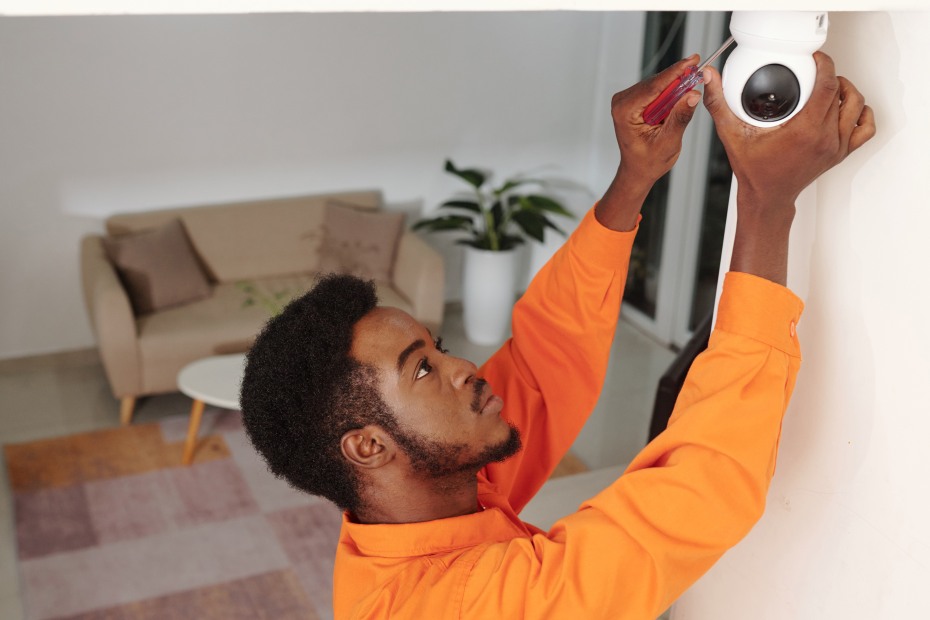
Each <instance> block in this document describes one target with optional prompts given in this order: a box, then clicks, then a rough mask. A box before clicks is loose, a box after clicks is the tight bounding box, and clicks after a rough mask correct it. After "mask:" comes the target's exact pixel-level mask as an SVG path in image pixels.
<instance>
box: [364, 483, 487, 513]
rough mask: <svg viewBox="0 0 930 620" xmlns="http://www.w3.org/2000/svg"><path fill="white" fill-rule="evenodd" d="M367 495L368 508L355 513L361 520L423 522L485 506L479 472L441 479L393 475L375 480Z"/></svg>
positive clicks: (370, 484)
mask: <svg viewBox="0 0 930 620" xmlns="http://www.w3.org/2000/svg"><path fill="white" fill-rule="evenodd" d="M364 496H365V499H366V500H367V501H366V506H365V508H363V509H360V510H359V511H357V512H356V513H355V515H354V516H355V519H356V520H357V521H358V522H359V523H419V522H422V521H434V520H436V519H447V518H449V517H459V516H462V515H467V514H472V513H474V512H478V511H479V510H481V506H479V504H478V480H477V479H476V477H475V473H460V474H456V475H455V476H450V477H448V478H442V479H438V480H437V479H431V480H424V479H421V478H412V477H404V478H395V477H390V478H387V479H381V480H378V481H371V482H370V483H369V485H368V486H367V492H366V493H365V494H364Z"/></svg>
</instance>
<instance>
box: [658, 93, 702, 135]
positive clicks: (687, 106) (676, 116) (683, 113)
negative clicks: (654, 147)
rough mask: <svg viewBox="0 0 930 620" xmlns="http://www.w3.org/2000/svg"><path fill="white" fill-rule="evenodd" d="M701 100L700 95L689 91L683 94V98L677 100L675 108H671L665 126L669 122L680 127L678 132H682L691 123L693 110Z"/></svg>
mask: <svg viewBox="0 0 930 620" xmlns="http://www.w3.org/2000/svg"><path fill="white" fill-rule="evenodd" d="M700 100H701V93H699V92H695V91H691V92H689V93H685V96H684V97H682V98H681V99H679V100H678V102H677V103H676V104H675V107H674V108H672V111H671V113H670V114H669V115H668V119H666V121H665V123H666V125H667V124H668V123H669V121H672V122H674V123H675V124H676V125H678V126H679V127H680V131H682V132H683V131H684V130H685V127H687V126H688V123H690V122H691V119H692V117H694V110H695V109H696V108H697V104H698V102H699V101H700Z"/></svg>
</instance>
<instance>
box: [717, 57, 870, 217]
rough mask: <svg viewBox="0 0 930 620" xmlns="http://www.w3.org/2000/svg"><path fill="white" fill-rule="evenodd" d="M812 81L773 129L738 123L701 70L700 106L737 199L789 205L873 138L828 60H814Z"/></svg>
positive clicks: (862, 109)
mask: <svg viewBox="0 0 930 620" xmlns="http://www.w3.org/2000/svg"><path fill="white" fill-rule="evenodd" d="M814 61H815V62H816V64H817V78H816V81H815V83H814V89H813V92H812V93H811V97H810V99H809V100H808V102H807V105H806V106H805V107H804V108H803V109H802V110H801V111H800V112H798V114H797V115H796V116H795V117H794V118H792V119H791V120H789V121H788V122H786V123H784V124H783V125H778V126H775V127H772V128H760V127H754V126H752V125H748V124H746V123H744V122H743V121H741V120H740V119H739V118H738V117H737V116H736V115H735V114H733V112H732V111H731V110H730V108H729V106H728V105H727V102H726V100H725V99H724V97H723V88H722V80H721V79H720V74H719V73H718V72H717V71H716V70H715V69H711V68H708V69H705V70H704V80H705V81H704V105H705V106H706V107H707V110H708V111H709V112H710V114H711V116H712V117H713V119H714V124H715V125H716V127H717V135H719V136H720V140H721V142H723V146H724V148H725V149H726V151H727V157H728V158H729V159H730V166H731V167H732V168H733V172H734V174H735V175H736V178H737V180H738V182H739V192H740V193H741V194H743V193H745V194H746V195H750V196H753V198H754V199H755V200H756V201H763V202H765V203H770V204H773V205H787V204H791V205H793V204H794V201H795V200H796V199H797V197H798V194H800V193H801V191H802V190H803V189H804V188H805V187H807V186H808V185H810V184H811V183H812V182H813V181H814V180H815V179H816V178H817V177H819V176H820V175H821V174H823V173H824V172H826V171H827V170H829V169H830V168H832V167H833V166H835V165H836V164H838V163H840V162H841V161H843V159H845V158H846V156H847V155H849V154H850V153H852V152H853V151H855V150H856V149H857V148H859V147H860V146H862V145H863V144H865V143H866V142H867V141H868V140H869V139H870V138H871V137H872V136H874V135H875V116H874V114H873V112H872V109H871V108H870V107H869V106H867V105H865V99H864V98H863V96H862V94H861V93H860V92H859V91H858V90H857V89H856V87H855V86H854V85H853V83H852V82H850V81H849V80H847V79H846V78H844V77H837V75H836V69H835V67H834V64H833V60H832V59H831V58H830V57H829V56H827V55H826V54H824V53H822V52H817V53H815V54H814Z"/></svg>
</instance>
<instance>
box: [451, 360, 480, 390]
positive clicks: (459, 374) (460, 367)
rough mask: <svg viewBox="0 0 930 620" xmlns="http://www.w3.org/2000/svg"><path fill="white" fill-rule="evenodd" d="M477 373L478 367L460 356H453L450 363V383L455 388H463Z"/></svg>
mask: <svg viewBox="0 0 930 620" xmlns="http://www.w3.org/2000/svg"><path fill="white" fill-rule="evenodd" d="M476 374H478V367H477V366H475V365H474V364H472V363H471V362H469V361H468V360H466V359H462V358H460V357H455V358H453V365H452V385H453V386H455V388H456V389H459V388H463V387H465V386H466V385H468V384H469V383H470V382H471V381H472V380H474V378H475V375H476Z"/></svg>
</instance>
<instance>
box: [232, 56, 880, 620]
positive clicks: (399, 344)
mask: <svg viewBox="0 0 930 620" xmlns="http://www.w3.org/2000/svg"><path fill="white" fill-rule="evenodd" d="M816 62H817V69H818V73H817V83H816V86H815V89H814V92H813V94H812V96H811V99H810V101H809V102H808V104H807V106H806V107H805V108H804V110H802V111H801V112H800V113H799V114H798V115H797V116H796V117H795V118H794V119H792V120H791V121H789V122H788V123H786V124H784V125H783V126H781V127H778V128H773V129H767V130H763V129H756V128H752V127H749V126H748V125H745V124H744V123H742V122H741V121H739V120H738V119H737V118H736V117H735V116H734V115H733V114H732V112H731V111H730V110H729V109H728V108H727V106H726V103H725V102H724V99H723V93H722V91H721V88H720V77H719V74H718V73H717V72H716V71H715V70H713V69H708V70H706V72H705V94H704V101H705V105H706V107H707V109H708V110H709V111H710V113H711V115H712V116H713V118H714V121H715V123H716V127H717V132H718V134H719V135H720V138H721V140H722V141H723V144H724V146H725V148H726V150H727V154H728V157H729V159H730V163H731V165H732V167H733V170H734V173H735V174H736V177H737V179H738V194H737V206H738V224H737V230H736V240H735V244H734V249H733V257H732V262H731V265H730V269H731V272H730V273H728V275H727V277H726V279H725V283H724V290H723V292H722V296H721V300H720V306H719V311H718V320H717V324H716V327H715V331H714V333H713V335H712V337H711V340H710V345H709V347H708V349H707V351H705V352H704V353H703V354H702V355H701V356H700V357H699V358H698V359H697V360H696V361H695V363H694V364H693V366H692V369H691V372H690V373H689V377H688V379H687V381H686V383H685V386H684V388H683V389H682V392H681V395H680V397H679V400H678V403H677V405H676V409H675V412H674V414H673V416H672V418H671V421H670V422H669V426H668V429H667V430H666V431H665V432H664V433H663V434H662V435H660V436H659V437H658V438H656V440H654V441H653V442H652V443H650V444H649V445H648V446H647V447H646V448H645V449H644V450H643V451H642V453H640V454H639V455H638V456H637V457H636V459H634V461H633V462H632V463H631V464H630V466H629V468H628V469H627V471H626V472H625V473H624V475H623V476H621V477H620V478H619V479H618V480H617V481H616V482H614V483H613V484H612V485H610V486H609V487H608V488H607V489H605V490H604V491H602V492H601V493H599V494H598V495H597V496H595V497H594V498H592V499H590V500H588V501H587V502H585V504H583V505H582V507H581V508H580V509H579V510H578V511H577V512H575V513H573V514H571V515H569V516H568V517H565V518H564V519H561V520H560V521H558V522H557V523H556V524H555V525H554V526H553V527H552V529H551V530H550V531H548V532H543V531H541V530H539V529H538V528H536V527H534V526H532V525H530V524H526V523H523V522H521V521H520V520H519V518H518V514H519V512H520V510H521V509H522V508H523V507H524V506H525V505H526V503H527V502H528V501H529V500H530V499H531V498H532V497H533V495H534V494H535V493H536V491H537V490H538V489H539V488H540V487H541V486H542V484H543V483H544V482H545V481H546V479H547V478H548V477H549V475H550V473H551V472H552V470H553V469H554V467H555V466H556V464H557V463H558V462H559V460H560V459H561V458H562V456H563V455H564V453H565V452H566V451H567V450H568V448H569V447H570V445H571V444H572V442H573V440H574V439H575V437H576V435H577V433H578V431H579V430H580V429H581V427H582V425H583V424H584V422H585V420H586V419H587V416H588V414H589V413H590V411H591V409H592V408H593V406H594V404H595V402H596V401H597V398H598V394H599V392H600V389H601V386H602V384H603V380H604V376H605V372H606V368H607V360H608V354H609V349H610V346H611V341H612V339H613V334H614V327H615V325H616V322H617V319H618V313H619V308H620V301H621V298H622V295H623V285H624V283H625V281H626V270H627V263H628V260H629V255H630V250H631V247H632V242H633V237H634V235H635V233H636V228H637V225H638V222H639V218H640V209H641V207H642V204H643V201H644V199H645V197H646V194H647V193H648V191H649V189H650V188H651V187H652V185H653V183H654V182H655V181H656V180H658V179H659V178H660V177H661V176H662V175H663V174H665V173H666V172H667V171H668V170H669V169H670V168H671V167H672V165H673V164H674V163H675V160H676V159H677V157H678V153H679V151H680V148H681V137H682V134H683V132H684V130H685V127H686V126H687V124H688V122H689V121H690V119H691V117H692V115H693V113H694V107H695V106H696V105H697V102H698V100H699V99H700V94H699V93H690V94H688V95H686V96H685V97H684V98H683V99H682V101H680V102H679V103H678V104H677V105H676V107H675V108H674V110H673V111H672V114H671V115H670V116H669V117H668V118H667V119H666V121H665V122H664V123H663V124H662V125H659V126H655V127H650V126H647V125H644V124H643V122H642V111H643V109H644V108H645V106H646V105H648V104H649V103H650V102H651V101H652V100H653V99H654V98H655V97H656V96H657V95H658V94H659V93H660V92H661V91H662V89H663V88H664V87H665V86H666V85H667V84H668V83H669V82H670V81H671V80H672V79H673V78H674V77H675V76H677V75H680V74H682V73H683V72H684V71H685V69H686V67H688V66H691V65H695V64H696V63H697V57H696V56H693V57H691V58H688V59H685V60H683V61H681V62H679V63H676V64H675V65H674V66H672V67H670V68H669V69H667V70H666V71H664V72H663V73H661V74H659V75H658V76H656V77H654V78H652V79H649V80H645V81H644V82H641V83H640V84H637V85H635V86H633V87H631V88H629V89H627V90H625V91H623V92H621V93H618V94H617V95H615V96H614V98H613V101H612V110H611V112H612V117H613V121H614V127H615V132H616V137H617V141H618V144H619V147H620V152H621V159H620V164H619V168H618V172H617V175H616V177H615V179H614V181H613V182H612V183H611V185H610V187H609V188H608V190H607V192H606V193H605V194H604V197H603V198H602V199H601V200H600V201H599V202H598V203H597V204H596V205H595V207H594V208H593V209H592V210H591V211H590V212H589V213H588V214H587V215H586V217H585V218H584V219H583V221H582V222H581V223H580V225H579V226H578V229H577V230H576V231H575V232H574V233H573V234H572V236H571V237H570V238H569V239H568V241H567V242H566V243H565V245H564V246H563V247H562V248H561V249H560V250H559V251H558V252H557V253H556V255H555V256H553V258H552V260H551V261H550V262H549V263H548V264H547V265H546V266H545V267H544V268H543V269H542V270H541V271H540V273H539V274H538V275H537V276H536V278H535V279H534V280H533V283H532V284H531V285H530V287H529V289H528V290H527V291H526V293H525V294H524V296H523V297H522V298H521V300H520V301H519V302H518V303H517V305H516V306H515V308H514V314H513V334H514V335H513V338H512V339H511V340H509V341H508V342H507V343H505V344H504V346H503V347H502V348H501V349H500V350H499V351H498V352H497V353H496V354H495V355H494V356H493V357H492V358H491V359H490V360H489V361H488V362H487V363H486V364H485V365H484V366H483V367H482V368H481V369H477V368H475V366H474V365H473V364H471V363H470V362H468V361H466V360H463V359H459V358H456V357H453V356H452V355H451V354H449V353H448V352H446V351H445V350H443V349H442V347H441V344H440V342H438V341H437V342H435V343H434V341H433V335H432V334H430V333H429V332H428V331H427V330H426V329H425V328H424V327H423V326H421V325H420V324H419V323H417V322H416V321H415V320H414V319H413V318H412V317H410V316H409V315H407V314H405V313H404V312H401V311H399V310H396V309H392V308H384V307H378V306H376V299H375V296H374V291H373V288H372V285H371V284H370V283H365V282H362V281H360V280H357V279H354V278H350V277H347V276H332V277H329V278H325V279H323V280H322V281H321V282H320V284H318V285H317V287H316V288H315V289H314V290H313V291H311V292H310V293H308V294H307V295H305V296H304V297H302V298H301V299H299V300H297V301H295V302H294V303H292V304H291V305H290V306H288V307H287V309H286V310H285V311H284V312H283V313H282V314H281V315H280V316H279V317H277V318H275V319H274V320H272V321H271V322H270V323H269V324H268V325H267V327H266V328H265V330H264V331H263V333H262V334H261V335H260V337H259V338H258V340H257V342H256V344H255V346H254V348H253V349H252V351H251V352H250V353H249V359H248V364H247V368H246V374H245V379H244V381H243V387H242V406H243V413H244V419H245V424H246V429H247V431H248V433H249V436H250V437H251V439H252V441H253V443H254V444H255V446H256V448H257V449H258V450H259V451H260V452H261V453H262V454H263V455H264V456H265V458H266V460H267V461H268V464H269V466H270V468H271V470H272V471H273V472H274V473H275V474H277V475H279V476H283V477H285V478H286V479H287V480H289V481H290V482H291V483H292V484H293V485H294V486H295V487H297V488H301V489H304V490H306V491H308V492H311V493H315V494H319V495H323V496H325V497H328V498H329V499H331V500H332V501H334V502H335V503H336V504H337V505H339V506H340V507H342V508H343V509H344V510H345V512H344V517H343V527H342V533H341V535H340V540H339V547H338V551H337V555H336V567H335V573H334V611H335V615H336V617H337V618H389V617H390V618H413V619H426V618H429V619H433V618H447V617H448V618H601V617H603V618H638V619H649V620H651V619H652V618H655V617H656V616H657V615H658V614H660V613H661V612H662V611H663V610H664V609H665V608H666V607H668V606H669V605H670V604H671V603H672V602H673V601H674V600H675V598H677V597H678V596H679V595H680V594H681V593H682V592H683V591H684V590H685V589H686V588H687V587H688V586H689V585H690V584H692V583H693V582H694V581H695V580H696V579H697V578H698V577H699V576H700V575H701V574H703V573H704V572H705V571H706V570H707V569H708V568H709V567H710V566H711V565H712V564H713V563H714V562H715V561H716V560H717V559H718V558H719V557H720V556H721V555H722V554H723V553H724V551H726V550H727V549H728V548H730V547H731V546H733V545H734V544H735V543H736V542H738V541H739V540H740V539H741V538H742V537H743V536H744V535H745V534H746V533H747V532H748V531H749V529H750V528H751V527H752V525H753V524H754V523H755V522H756V521H757V520H758V519H759V517H760V516H761V514H762V511H763V507H764V503H765V496H766V492H767V489H768V484H769V481H770V479H771V476H772V475H773V472H774V467H775V456H776V450H777V445H778V437H779V432H780V428H781V419H782V415H783V414H784V411H785V408H786V407H787V404H788V399H789V397H790V395H791V391H792V388H793V386H794V380H795V376H796V373H797V370H798V367H799V364H800V352H799V345H798V342H797V336H796V333H795V325H796V323H797V321H798V319H799V316H800V313H801V309H802V302H801V301H800V300H799V299H798V298H797V297H795V296H794V295H793V294H792V293H791V292H790V291H789V290H788V289H787V288H785V279H786V272H787V248H788V234H789V231H790V228H791V223H792V221H793V217H794V213H795V206H794V202H795V199H796V198H797V196H798V194H799V193H800V192H801V190H802V189H804V187H806V186H807V185H809V184H810V183H811V182H812V181H813V180H814V179H815V178H817V177H818V176H819V175H820V174H821V173H823V172H824V171H826V170H827V169H829V168H831V167H832V166H834V165H836V164H837V163H839V162H840V161H842V160H843V158H845V157H846V155H848V154H849V153H850V152H852V151H854V150H855V149H856V148H858V147H859V146H861V145H862V144H863V143H864V142H866V141H867V140H869V139H870V138H871V137H872V135H873V134H874V132H875V124H874V119H873V114H872V111H871V109H870V108H869V107H868V106H865V105H864V100H863V98H862V96H861V95H860V94H859V92H858V91H857V90H856V88H855V87H854V86H853V85H852V84H851V83H850V82H849V81H848V80H845V79H844V78H837V77H836V75H835V71H834V68H833V63H832V61H831V60H830V58H829V57H827V56H826V55H824V54H821V53H818V54H816Z"/></svg>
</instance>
